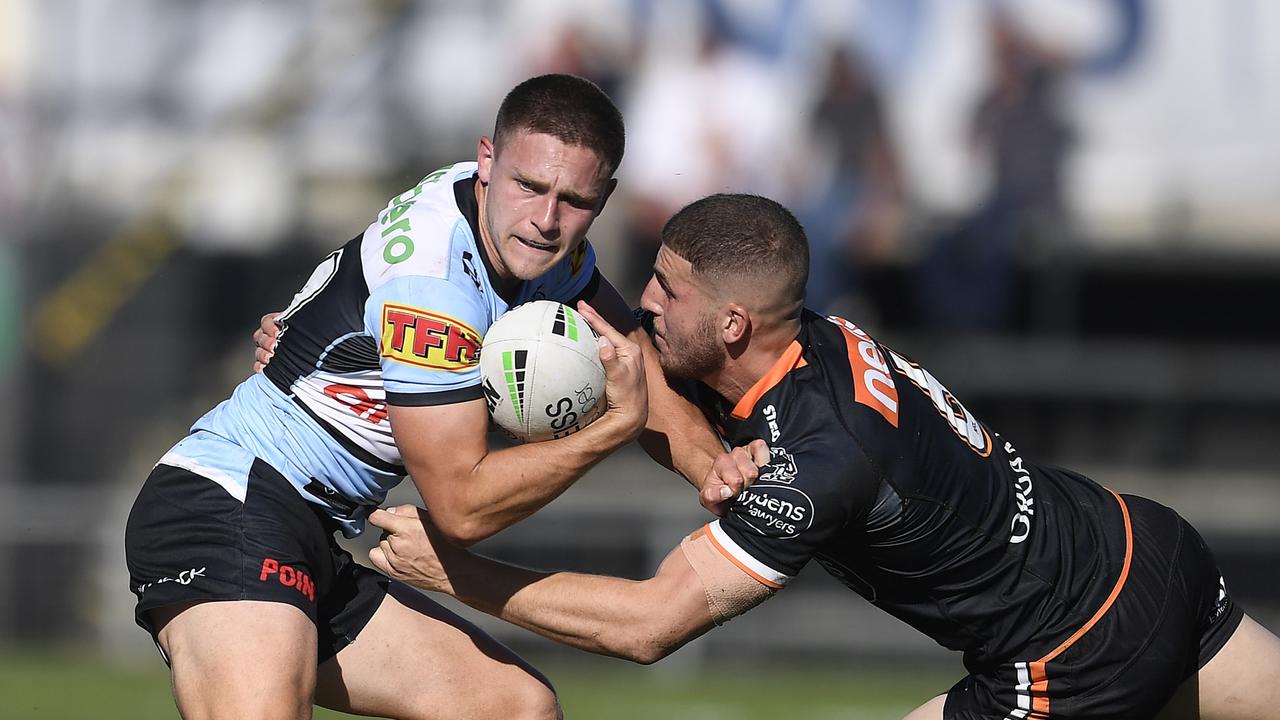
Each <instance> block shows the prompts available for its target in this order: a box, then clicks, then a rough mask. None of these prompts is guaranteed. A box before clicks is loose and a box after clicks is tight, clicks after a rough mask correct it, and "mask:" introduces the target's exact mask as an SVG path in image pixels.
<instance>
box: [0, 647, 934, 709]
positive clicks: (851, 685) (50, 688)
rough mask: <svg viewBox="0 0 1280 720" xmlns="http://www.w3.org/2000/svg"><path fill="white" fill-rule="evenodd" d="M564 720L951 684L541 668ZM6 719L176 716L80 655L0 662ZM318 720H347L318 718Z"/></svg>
mask: <svg viewBox="0 0 1280 720" xmlns="http://www.w3.org/2000/svg"><path fill="white" fill-rule="evenodd" d="M542 669H543V671H544V672H546V673H547V675H548V676H549V677H550V678H551V679H552V681H553V682H554V683H555V684H556V688H557V690H558V691H559V693H560V700H561V703H562V705H563V706H564V709H565V715H566V717H568V718H571V719H573V718H609V720H630V719H631V718H636V719H639V718H645V719H649V718H689V719H691V720H717V719H719V718H724V719H725V720H730V719H732V720H755V719H757V718H759V719H760V720H765V719H766V718H767V719H768V720H776V719H777V718H792V717H795V718H806V719H812V720H822V719H823V718H832V719H833V720H834V718H855V719H856V718H867V719H868V720H874V719H876V718H900V717H902V715H903V714H905V713H906V712H907V711H909V710H910V709H911V708H913V707H915V706H916V705H918V704H920V703H922V702H924V701H925V700H927V699H928V698H929V697H931V696H932V695H934V694H936V693H938V692H941V691H942V690H943V689H945V688H946V687H948V686H949V685H950V683H951V682H953V681H954V680H955V678H954V677H950V676H948V675H943V674H939V673H937V672H933V673H930V674H928V675H925V676H922V677H914V679H912V678H913V676H914V673H910V674H908V673H903V672H889V671H866V670H861V671H854V670H852V669H850V670H847V671H841V669H839V668H836V669H830V668H827V669H823V670H801V669H796V668H788V667H786V666H785V665H782V664H774V663H768V662H765V663H761V665H760V666H759V667H756V668H751V667H750V666H741V667H729V668H723V669H717V670H715V671H711V672H702V673H698V674H696V675H695V676H693V677H685V676H684V674H683V673H681V672H678V671H676V670H675V669H674V668H664V667H662V666H660V665H659V666H654V667H651V668H644V667H632V666H625V665H622V664H620V663H614V662H610V661H602V663H591V662H587V663H575V664H572V665H555V664H552V665H543V667H542ZM0 717H3V718H5V720H26V719H28V718H31V719H33V720H87V719H89V718H94V719H95V720H112V719H114V718H121V719H124V718H129V719H130V720H150V719H152V718H175V717H177V712H176V711H175V710H174V706H173V700H172V698H171V696H170V694H169V682H168V674H167V673H166V672H165V670H164V668H163V665H162V664H161V663H160V661H159V660H158V659H156V660H155V662H153V663H143V664H141V665H134V664H130V665H126V666H122V667H112V666H110V665H108V663H107V662H105V661H104V660H102V659H100V658H91V657H86V656H82V655H56V654H49V655H38V656H35V657H31V656H25V655H24V656H21V659H19V656H18V655H16V654H0ZM316 717H317V718H321V719H326V720H334V719H336V718H347V717H350V716H348V715H344V714H342V713H336V712H330V711H327V710H318V711H317V712H316Z"/></svg>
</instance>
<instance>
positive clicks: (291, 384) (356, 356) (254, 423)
mask: <svg viewBox="0 0 1280 720" xmlns="http://www.w3.org/2000/svg"><path fill="white" fill-rule="evenodd" d="M474 174H475V163H460V164H457V165H452V166H449V167H446V168H442V169H440V170H437V171H436V172H433V173H431V174H430V175H428V176H427V177H426V178H424V179H423V180H422V182H420V183H418V185H417V186H416V187H414V188H412V189H410V190H408V191H406V192H404V193H401V194H400V195H397V196H396V197H395V198H393V199H392V200H391V202H390V203H389V204H388V205H387V208H386V209H385V210H384V211H383V212H382V213H381V214H379V216H378V218H377V220H375V221H374V222H373V223H372V224H370V225H369V227H368V229H366V230H365V232H364V233H363V234H362V235H360V236H358V237H356V238H355V239H353V240H351V241H350V242H348V243H347V244H346V245H344V246H343V247H341V248H338V249H337V250H335V251H333V252H332V253H330V254H329V255H328V257H326V258H325V259H324V260H323V261H321V263H320V264H319V265H318V266H317V267H316V269H315V271H314V272H313V273H312V274H311V277H310V278H309V279H308V280H307V282H306V283H305V284H304V285H303V287H302V289H301V290H300V291H299V292H298V293H297V294H296V295H295V296H294V298H293V301H292V302H291V303H290V304H289V306H288V307H287V308H286V309H285V310H284V312H283V313H282V314H281V315H280V318H279V320H278V322H279V324H280V326H281V331H280V335H279V338H278V340H277V345H276V350H275V355H274V357H273V358H272V360H271V363H270V364H269V365H268V366H267V368H266V370H265V371H264V372H263V374H261V375H255V376H253V377H251V378H249V379H248V380H246V381H245V382H244V383H242V384H241V385H240V386H239V387H237V388H236V390H235V392H234V393H233V394H232V396H231V398H230V399H228V400H226V401H225V402H223V403H222V404H220V405H218V406H217V407H216V408H214V409H213V410H212V411H210V412H209V413H208V414H207V415H205V416H204V417H203V418H201V419H200V420H199V421H198V422H196V424H195V426H194V427H193V428H192V430H193V433H192V434H191V435H190V436H188V437H187V438H186V439H184V440H182V441H181V442H179V443H178V445H177V446H175V447H174V448H173V449H172V450H171V451H170V452H169V453H168V454H167V455H165V457H164V458H163V459H162V460H161V462H162V463H165V464H169V465H177V466H179V467H185V468H187V469H190V470H193V471H195V472H198V473H200V474H201V475H204V476H206V477H209V478H210V479H212V480H214V481H215V482H218V483H219V484H221V485H222V486H223V487H224V488H226V489H227V490H228V492H230V493H232V494H233V495H235V496H237V497H239V498H241V499H243V497H244V485H245V482H246V481H245V478H246V476H247V473H248V469H249V466H250V465H251V464H252V462H253V458H254V457H258V458H261V459H263V460H265V461H266V462H268V463H270V464H271V465H272V466H273V467H275V468H276V469H277V470H279V471H280V472H281V474H283V475H284V476H285V477H286V478H288V479H289V481H290V482H291V483H292V484H293V485H294V487H296V488H297V489H298V491H299V492H300V493H301V494H302V495H303V497H305V498H307V499H308V500H310V501H312V502H315V503H317V504H320V505H322V506H324V507H326V508H328V509H329V510H330V514H331V515H332V516H333V517H334V518H335V519H337V520H338V521H339V522H341V523H342V524H343V526H344V532H346V533H348V534H356V533H358V532H360V530H361V529H362V527H363V521H364V517H365V516H366V515H367V513H368V512H369V511H370V510H371V509H372V507H374V506H376V505H377V504H378V503H380V502H382V500H383V499H384V498H385V497H386V494H387V491H388V490H390V489H391V488H392V487H394V486H395V485H396V484H397V483H399V482H400V481H401V480H402V479H403V477H404V475H405V469H404V466H403V463H402V460H401V456H400V451H399V450H398V449H397V448H396V445H395V441H394V438H393V437H392V434H391V422H390V419H389V417H388V415H387V406H388V404H391V405H399V406H423V405H438V404H445V403H455V402H463V401H467V400H474V399H477V398H481V397H483V395H484V392H483V389H482V387H481V378H480V369H479V364H478V362H479V352H480V342H481V339H482V338H483V336H484V333H485V331H486V330H487V329H488V328H489V325H490V324H491V323H492V322H493V321H494V320H495V319H496V318H497V317H498V316H499V315H501V314H502V313H503V312H505V311H506V310H507V309H508V307H511V306H514V305H518V304H520V303H523V302H526V301H529V300H534V299H543V298H546V299H551V300H560V301H565V302H568V301H571V300H572V299H573V298H576V297H579V296H587V295H590V293H591V292H592V289H593V287H594V282H597V275H596V270H595V255H594V253H593V251H592V249H591V247H590V245H589V244H588V243H586V242H585V241H584V242H583V243H582V245H581V246H580V247H578V248H576V249H575V250H574V251H573V252H572V253H570V255H568V256H567V257H566V258H565V259H564V261H563V262H561V263H560V264H558V265H556V266H555V267H554V268H552V270H551V271H550V272H548V273H547V274H545V275H543V276H542V277H540V278H538V279H537V280H532V281H529V282H526V283H524V284H523V285H522V286H520V288H519V290H518V292H517V293H516V294H515V295H514V296H512V297H503V296H502V295H500V294H499V293H498V292H497V291H496V290H495V289H494V283H493V281H492V279H491V277H490V269H489V263H488V258H487V257H486V255H485V252H484V249H483V245H482V243H481V242H480V241H479V237H480V236H479V230H478V210H477V207H476V201H475V192H474V186H475V182H476V180H475V176H474ZM441 451H442V452H447V449H445V448H442V449H441Z"/></svg>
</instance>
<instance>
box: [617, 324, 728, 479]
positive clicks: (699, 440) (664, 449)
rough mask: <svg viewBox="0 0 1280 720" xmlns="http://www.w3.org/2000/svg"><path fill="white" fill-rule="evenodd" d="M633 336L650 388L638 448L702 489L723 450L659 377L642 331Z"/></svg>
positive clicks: (655, 355)
mask: <svg viewBox="0 0 1280 720" xmlns="http://www.w3.org/2000/svg"><path fill="white" fill-rule="evenodd" d="M637 332H638V333H639V335H635V334H633V335H632V338H633V339H635V340H636V343H637V344H638V345H640V347H641V349H643V351H644V355H645V378H646V379H647V381H648V385H649V419H648V421H647V422H646V424H645V428H644V432H642V433H641V434H640V445H641V446H642V447H643V448H644V449H645V452H647V453H648V454H649V456H650V457H651V458H653V459H654V460H655V461H657V462H658V463H660V464H662V465H663V466H665V467H666V468H668V469H669V470H673V471H675V472H677V473H679V474H680V475H682V476H683V477H684V478H685V479H686V480H688V481H689V484H690V485H693V486H694V487H695V488H697V489H699V490H701V489H702V481H703V479H705V478H706V476H707V471H709V470H710V469H711V465H712V463H713V462H714V461H715V458H716V457H717V456H718V455H719V454H720V453H722V452H724V447H723V446H722V445H721V444H720V440H719V438H717V437H716V434H715V432H714V431H713V430H712V429H711V426H710V425H709V424H708V423H707V420H706V418H705V417H703V415H702V412H701V411H700V410H698V408H697V406H695V405H694V404H693V403H691V402H689V401H688V400H687V399H685V398H684V397H683V396H682V395H680V394H679V393H677V392H676V391H675V390H674V389H672V388H671V387H670V386H669V385H667V382H666V380H665V379H664V377H663V374H662V366H661V363H660V362H659V360H658V352H657V350H656V349H654V347H653V344H652V343H651V342H649V339H648V336H647V335H645V334H644V331H643V330H637Z"/></svg>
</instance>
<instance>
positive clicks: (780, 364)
mask: <svg viewBox="0 0 1280 720" xmlns="http://www.w3.org/2000/svg"><path fill="white" fill-rule="evenodd" d="M802 352H804V348H802V347H800V343H799V342H798V341H796V340H792V341H791V344H790V345H789V346H787V350H786V352H784V353H782V357H780V358H778V361H777V362H775V363H774V364H773V367H771V368H769V372H767V373H765V374H764V377H762V378H760V379H759V380H757V381H756V384H755V385H752V386H751V389H750V390H748V391H747V394H746V395H743V396H742V399H741V400H739V401H738V404H737V405H734V406H733V412H732V413H730V414H731V415H733V417H735V418H737V419H739V420H746V419H747V418H748V417H750V416H751V411H752V410H755V408H756V402H757V401H759V400H760V397H761V396H762V395H764V394H765V393H767V392H769V391H770V390H772V389H773V386H774V385H777V384H778V383H780V382H782V378H784V377H786V376H787V373H789V372H791V371H792V370H795V369H796V368H800V367H804V366H805V365H808V363H807V362H805V360H804V358H803V357H801V353H802Z"/></svg>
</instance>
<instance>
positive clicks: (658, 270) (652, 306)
mask: <svg viewBox="0 0 1280 720" xmlns="http://www.w3.org/2000/svg"><path fill="white" fill-rule="evenodd" d="M640 306H641V307H642V308H644V309H645V310H648V311H649V312H652V313H653V329H654V337H653V344H654V346H655V347H657V349H658V358H659V360H660V361H661V363H662V372H663V374H664V375H666V376H667V377H670V378H683V379H693V380H702V379H705V378H706V377H708V376H709V375H711V374H712V373H715V372H716V371H718V370H720V368H722V367H724V358H725V354H724V343H723V342H721V338H720V326H719V312H718V310H719V308H718V307H717V303H716V300H715V298H714V297H713V296H712V295H711V294H710V293H709V292H708V291H707V289H706V288H705V287H703V285H701V284H699V283H698V281H697V279H696V278H694V276H693V267H692V266H691V265H690V264H689V261H687V260H685V259H684V258H682V257H680V256H679V255H677V254H675V253H674V252H672V251H671V250H669V249H667V246H666V245H663V246H662V247H661V248H659V250H658V259H657V260H656V261H655V262H654V264H653V277H652V278H650V279H649V284H648V285H646V286H645V288H644V295H643V296H641V298H640Z"/></svg>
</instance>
